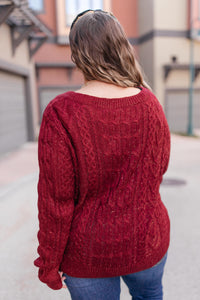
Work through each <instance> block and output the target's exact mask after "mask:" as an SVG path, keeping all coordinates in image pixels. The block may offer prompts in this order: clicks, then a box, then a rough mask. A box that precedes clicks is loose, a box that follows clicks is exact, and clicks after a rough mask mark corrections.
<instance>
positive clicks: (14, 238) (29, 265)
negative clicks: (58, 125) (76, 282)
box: [0, 136, 200, 300]
mask: <svg viewBox="0 0 200 300" xmlns="http://www.w3.org/2000/svg"><path fill="white" fill-rule="evenodd" d="M37 180H38V162H37V143H27V144H25V145H23V146H22V147H21V148H19V149H17V150H16V151H14V152H12V153H8V154H7V155H4V156H3V157H1V158H0V228H1V231H0V260H1V281H0V299H1V300H11V299H15V300H18V299H19V300H25V299H26V300H35V299H37V300H40V299H41V300H47V299H48V300H49V299H50V300H51V299H52V300H53V299H61V297H62V298H63V297H64V299H70V296H69V293H68V291H66V290H60V291H53V290H51V289H49V288H48V287H47V286H46V285H44V284H42V283H41V282H40V281H39V280H38V279H37V269H36V268H34V266H33V260H34V259H35V258H36V256H37V254H36V248H37V239H36V234H37V230H38V223H37ZM161 196H162V199H163V202H164V203H165V205H166V207H167V209H168V211H169V215H170V219H171V245H170V249H169V253H168V261H167V265H166V272H165V275H164V280H163V281H164V300H180V299H181V300H186V299H187V300H188V299H189V300H198V299H200V284H199V283H200V276H199V266H200V256H199V249H200V229H199V228H200V218H199V211H200V201H199V200H200V139H197V138H189V137H180V136H172V148H171V159H170V165H169V169H168V172H167V174H166V176H165V178H164V182H163V185H162V186H161ZM121 287H122V293H121V299H122V300H128V299H129V300H130V299H131V297H130V295H129V294H128V290H127V288H126V286H125V285H124V284H123V283H122V286H121ZM94 300H95V299H94Z"/></svg>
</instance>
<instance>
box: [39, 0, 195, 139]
mask: <svg viewBox="0 0 200 300" xmlns="http://www.w3.org/2000/svg"><path fill="white" fill-rule="evenodd" d="M41 2H43V10H42V12H41V13H40V14H39V17H40V19H41V20H42V21H44V22H45V23H46V24H48V26H49V27H50V28H51V30H52V31H53V38H51V39H49V41H48V43H46V44H45V46H44V47H43V48H41V50H39V51H38V53H37V55H36V57H35V59H36V70H37V85H38V103H39V107H40V112H39V115H40V120H41V116H42V112H43V110H44V108H45V107H46V105H47V103H48V102H49V101H50V99H53V98H54V97H55V96H56V95H57V94H59V93H62V92H64V91H66V90H70V89H72V90H75V89H77V88H79V87H80V86H81V84H82V83H83V78H82V76H81V74H80V73H79V72H78V70H77V69H76V68H75V66H74V65H73V64H72V62H71V59H70V49H69V39H68V35H69V26H70V24H71V22H72V20H73V18H74V16H75V15H76V14H77V13H78V12H80V11H82V10H84V9H86V8H102V9H104V10H107V11H111V12H112V13H113V14H114V15H115V16H116V17H117V18H118V19H119V21H120V23H121V24H122V26H123V27H124V29H125V32H126V34H127V37H128V38H129V41H130V42H131V44H132V45H133V47H134V48H135V50H136V55H137V57H138V59H139V62H140V64H141V65H142V68H143V70H144V75H145V79H146V81H147V82H148V83H149V84H150V85H151V87H152V89H153V92H154V93H155V94H156V96H157V97H158V99H159V101H160V102H161V104H162V105H163V107H164V110H165V113H166V116H167V119H168V122H169V125H170V129H171V131H173V132H185V133H186V132H187V130H188V126H189V123H191V124H190V125H191V126H192V127H193V128H194V129H198V128H200V72H199V67H200V42H199V38H198V34H197V32H198V28H200V24H199V18H200V1H199V0H176V1H173V0H163V1H160V0H148V1H147V0H126V1H125V2H122V1H120V0H102V1H95V0H94V1H85V2H84V3H85V6H84V5H83V1H69V0H60V1H58V0H57V1H56V0H48V1H47V0H43V1H41ZM72 2H73V3H74V4H73V5H71V3H72ZM75 3H76V5H75ZM95 5H96V6H95ZM191 6H192V8H191ZM191 24H192V26H193V27H194V28H196V29H197V30H196V31H195V32H196V36H195V39H194V41H193V49H192V50H191V39H190V37H191V35H190V33H191ZM191 51H192V53H191ZM191 56H192V63H193V71H194V76H193V81H192V91H193V93H192V101H191V79H190V77H191V76H190V73H191ZM191 103H192V104H191ZM189 107H190V112H189ZM189 115H190V117H191V116H192V119H191V118H190V117H189ZM189 118H190V119H189Z"/></svg>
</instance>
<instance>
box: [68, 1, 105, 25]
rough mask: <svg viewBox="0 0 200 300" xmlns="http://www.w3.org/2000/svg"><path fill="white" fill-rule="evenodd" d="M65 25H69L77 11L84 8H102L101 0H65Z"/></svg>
mask: <svg viewBox="0 0 200 300" xmlns="http://www.w3.org/2000/svg"><path fill="white" fill-rule="evenodd" d="M65 9H66V25H67V26H70V25H71V23H72V21H73V20H74V18H75V17H76V15H77V14H78V13H80V12H81V11H84V10H86V9H103V0H84V1H83V0H73V1H72V0H65Z"/></svg>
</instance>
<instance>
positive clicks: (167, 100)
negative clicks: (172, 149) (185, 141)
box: [138, 0, 200, 133]
mask: <svg viewBox="0 0 200 300" xmlns="http://www.w3.org/2000/svg"><path fill="white" fill-rule="evenodd" d="M138 12H139V24H138V27H139V41H138V46H139V50H138V51H139V56H140V61H141V63H142V66H143V68H144V70H145V72H146V74H147V77H148V79H149V81H150V84H151V86H152V87H153V90H154V92H155V94H156V96H157V97H158V99H159V101H160V102H161V103H162V105H163V106H164V109H165V114H166V117H167V119H168V123H169V125H170V129H171V131H172V132H182V133H187V132H188V127H192V128H193V129H194V133H195V130H196V129H198V130H199V129H200V34H199V33H200V32H199V29H200V1H199V0H176V1H173V0H168V1H167V0H164V1H160V0H148V1H146V0H139V1H138ZM192 28H193V30H191V29H192ZM192 32H194V33H195V34H194V35H193V37H192V39H191V34H192ZM191 66H192V69H193V73H194V76H193V80H192V82H191ZM191 87H192V90H193V93H192V101H191V93H190V91H191ZM190 115H191V116H190Z"/></svg>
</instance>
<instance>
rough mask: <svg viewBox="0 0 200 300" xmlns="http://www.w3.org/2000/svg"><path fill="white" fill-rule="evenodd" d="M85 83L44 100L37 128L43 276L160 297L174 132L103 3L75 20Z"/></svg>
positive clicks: (90, 290) (86, 294)
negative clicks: (165, 192)
mask: <svg viewBox="0 0 200 300" xmlns="http://www.w3.org/2000/svg"><path fill="white" fill-rule="evenodd" d="M69 38H70V46H71V51H72V60H73V61H74V62H75V64H76V65H77V67H78V68H79V69H80V70H81V71H82V73H83V75H84V78H85V84H84V86H83V87H82V88H81V89H80V90H78V91H76V92H73V91H70V92H66V93H64V94H62V95H59V96H57V97H56V98H55V99H54V100H52V101H51V102H50V103H49V104H48V105H47V107H46V109H45V111H44V114H43V119H42V124H41V128H40V134H39V145H38V159H39V167H40V174H39V181H38V209H39V222H40V230H39V233H38V239H39V247H38V253H39V258H38V259H36V261H35V265H36V266H37V267H39V278H40V280H41V281H42V282H44V283H46V284H47V285H48V286H49V287H50V288H52V289H60V288H62V287H65V284H66V285H67V287H68V289H69V291H70V293H71V297H72V299H73V300H76V299H87V300H90V299H92V300H105V299H109V300H116V299H119V297H120V276H122V278H123V280H124V281H125V283H126V284H127V286H128V288H129V291H130V294H131V295H132V297H133V298H132V299H148V300H151V299H162V275H163V269H164V265H165V261H166V255H167V254H166V253H167V250H168V246H169V231H170V224H169V217H168V213H167V210H166V208H165V206H164V205H163V203H162V201H161V198H160V194H159V186H160V183H161V181H162V176H163V174H164V173H165V172H166V170H167V166H168V162H169V152H170V133H169V128H168V125H167V121H166V118H165V116H164V113H163V110H162V107H161V105H160V104H159V102H158V100H157V99H156V97H155V96H154V94H153V93H152V92H151V91H150V89H149V88H148V86H147V85H146V84H145V82H144V80H143V78H142V75H141V72H140V71H139V69H138V66H137V64H136V60H135V58H134V53H133V48H132V46H131V45H130V44H129V42H128V40H127V38H126V36H125V34H124V32H123V29H122V27H121V25H120V24H119V22H118V21H117V19H116V18H115V17H114V16H113V15H111V14H109V13H107V12H104V11H101V10H95V11H93V10H89V11H85V12H83V13H81V14H79V15H78V16H77V17H76V19H75V20H74V22H73V23H72V26H71V31H70V36H69Z"/></svg>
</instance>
